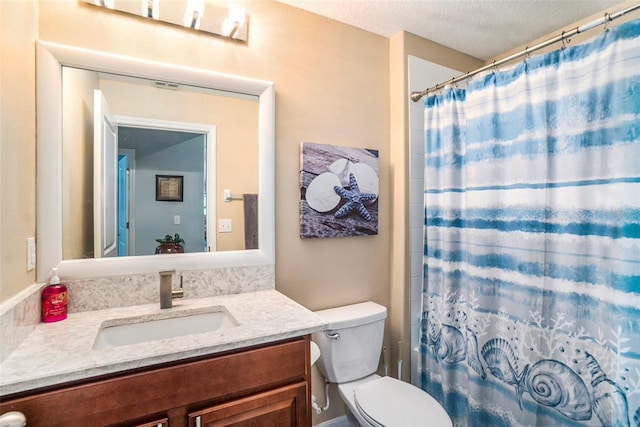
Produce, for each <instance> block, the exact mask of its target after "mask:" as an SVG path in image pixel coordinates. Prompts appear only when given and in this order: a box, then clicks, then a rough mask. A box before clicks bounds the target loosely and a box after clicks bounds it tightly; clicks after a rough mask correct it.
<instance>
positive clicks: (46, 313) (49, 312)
mask: <svg viewBox="0 0 640 427" xmlns="http://www.w3.org/2000/svg"><path fill="white" fill-rule="evenodd" d="M68 295H69V294H68V292H67V287H66V286H65V285H63V284H62V283H60V278H59V277H58V269H57V268H53V269H52V271H51V279H50V280H49V284H48V285H47V286H45V288H44V289H43V290H42V321H43V322H45V323H51V322H58V321H60V320H64V319H66V318H67V301H68Z"/></svg>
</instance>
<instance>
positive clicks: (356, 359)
mask: <svg viewBox="0 0 640 427" xmlns="http://www.w3.org/2000/svg"><path fill="white" fill-rule="evenodd" d="M315 313H316V314H317V315H318V316H320V317H321V318H322V319H324V320H325V321H326V322H327V324H328V329H326V330H324V331H321V332H316V333H314V334H313V338H312V339H313V341H315V342H316V343H317V344H318V347H320V359H319V360H318V369H320V372H322V374H323V375H324V376H325V378H326V379H327V380H328V381H330V382H332V383H344V382H348V381H353V380H357V379H360V378H364V377H366V376H368V375H371V374H373V373H374V372H376V371H377V369H378V362H379V361H380V352H381V350H382V339H383V337H384V319H385V318H386V317H387V309H386V308H385V307H384V306H382V305H379V304H376V303H374V302H370V301H369V302H363V303H359V304H353V305H346V306H342V307H336V308H330V309H327V310H320V311H316V312H315Z"/></svg>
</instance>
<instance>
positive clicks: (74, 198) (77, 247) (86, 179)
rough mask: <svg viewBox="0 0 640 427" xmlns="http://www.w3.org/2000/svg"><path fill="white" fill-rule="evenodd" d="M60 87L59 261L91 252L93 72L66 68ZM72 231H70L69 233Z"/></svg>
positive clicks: (96, 79)
mask: <svg viewBox="0 0 640 427" xmlns="http://www.w3.org/2000/svg"><path fill="white" fill-rule="evenodd" d="M64 80H65V82H69V83H70V84H65V85H63V86H62V99H64V100H65V102H64V103H63V104H62V108H63V110H62V122H63V124H62V140H63V141H65V144H64V146H63V148H62V165H63V167H62V188H63V192H62V199H63V200H62V258H63V259H82V258H84V257H85V256H86V254H88V253H93V111H94V107H93V90H94V89H96V88H98V87H99V84H100V83H99V79H98V74H97V73H92V72H87V71H81V70H77V69H75V68H67V69H66V70H65V71H64ZM72 230H73V231H72Z"/></svg>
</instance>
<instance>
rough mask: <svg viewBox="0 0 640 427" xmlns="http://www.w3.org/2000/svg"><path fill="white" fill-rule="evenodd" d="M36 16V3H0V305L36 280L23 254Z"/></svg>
mask: <svg viewBox="0 0 640 427" xmlns="http://www.w3.org/2000/svg"><path fill="white" fill-rule="evenodd" d="M37 16H38V4H37V3H36V2H31V1H11V0H10V1H5V0H3V1H0V40H1V41H2V42H1V44H0V236H2V242H1V243H0V301H2V300H5V299H7V298H8V297H10V296H11V295H15V294H16V293H18V292H19V291H21V290H22V289H24V288H26V287H27V286H29V285H31V284H32V283H33V282H34V281H35V270H33V271H31V272H27V268H26V266H27V264H26V251H27V237H35V235H36V169H35V168H36V145H35V138H36V121H35V108H36V105H35V102H36V98H35V86H36V84H35V47H34V44H33V40H34V38H35V37H36V34H37V25H38V21H37V19H34V17H37Z"/></svg>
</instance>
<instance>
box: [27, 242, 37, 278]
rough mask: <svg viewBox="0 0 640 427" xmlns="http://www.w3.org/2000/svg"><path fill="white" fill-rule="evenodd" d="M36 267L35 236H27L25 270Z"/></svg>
mask: <svg viewBox="0 0 640 427" xmlns="http://www.w3.org/2000/svg"><path fill="white" fill-rule="evenodd" d="M34 268H36V238H35V237H29V238H27V271H31V270H33V269H34Z"/></svg>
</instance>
